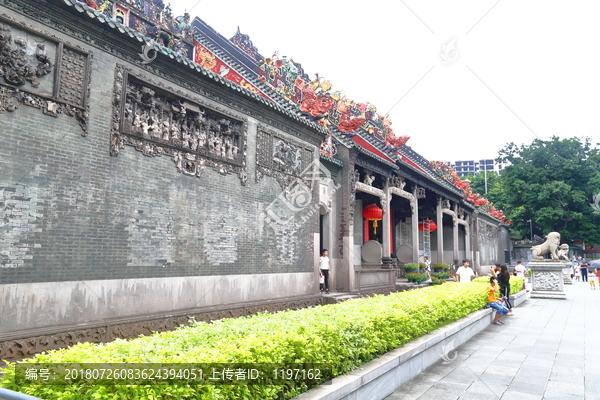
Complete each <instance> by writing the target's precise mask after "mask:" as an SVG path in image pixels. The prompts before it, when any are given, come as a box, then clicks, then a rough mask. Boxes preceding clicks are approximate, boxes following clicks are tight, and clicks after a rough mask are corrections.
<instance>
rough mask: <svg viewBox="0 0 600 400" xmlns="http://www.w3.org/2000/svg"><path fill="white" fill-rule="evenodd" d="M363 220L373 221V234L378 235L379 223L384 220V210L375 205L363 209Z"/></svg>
mask: <svg viewBox="0 0 600 400" xmlns="http://www.w3.org/2000/svg"><path fill="white" fill-rule="evenodd" d="M362 215H363V218H364V219H366V220H369V221H373V233H374V234H377V221H381V220H382V219H383V210H382V209H381V208H379V207H378V206H377V205H375V204H371V205H368V206H366V207H365V208H363V212H362Z"/></svg>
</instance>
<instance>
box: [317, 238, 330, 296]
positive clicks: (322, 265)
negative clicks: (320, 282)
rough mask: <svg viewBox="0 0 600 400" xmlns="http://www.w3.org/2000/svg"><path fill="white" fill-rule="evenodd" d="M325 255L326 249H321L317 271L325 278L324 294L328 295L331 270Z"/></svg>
mask: <svg viewBox="0 0 600 400" xmlns="http://www.w3.org/2000/svg"><path fill="white" fill-rule="evenodd" d="M327 254H328V253H327V249H323V250H321V257H320V258H319V269H320V270H321V275H322V276H323V277H324V278H325V285H324V287H325V293H329V271H330V269H331V266H330V263H329V257H327Z"/></svg>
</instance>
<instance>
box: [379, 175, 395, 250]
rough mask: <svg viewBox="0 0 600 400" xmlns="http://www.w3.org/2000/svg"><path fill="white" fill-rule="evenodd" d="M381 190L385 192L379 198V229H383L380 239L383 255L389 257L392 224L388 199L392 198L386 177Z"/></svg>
mask: <svg viewBox="0 0 600 400" xmlns="http://www.w3.org/2000/svg"><path fill="white" fill-rule="evenodd" d="M383 192H384V193H385V198H383V199H381V208H382V209H383V220H382V221H381V229H383V232H382V234H381V240H383V257H389V256H390V253H391V251H390V226H391V225H392V221H390V217H391V212H390V200H391V199H392V194H391V193H390V180H389V179H388V178H385V187H384V188H383Z"/></svg>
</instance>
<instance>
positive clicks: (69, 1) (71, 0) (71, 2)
mask: <svg viewBox="0 0 600 400" xmlns="http://www.w3.org/2000/svg"><path fill="white" fill-rule="evenodd" d="M62 1H63V2H64V4H65V5H67V6H69V7H72V8H75V10H77V11H78V12H80V13H85V14H87V15H88V16H89V17H91V18H92V19H96V20H98V21H99V22H100V23H105V24H107V25H108V26H110V27H111V28H113V29H116V30H117V31H119V32H120V33H127V34H128V35H129V36H130V37H132V38H135V39H137V40H138V41H140V42H142V43H145V44H147V45H150V46H151V47H152V48H153V49H154V50H156V51H160V52H161V53H162V54H164V55H166V56H168V57H170V58H171V59H174V60H175V61H177V62H178V63H180V64H184V65H187V66H188V67H190V68H192V69H194V70H196V71H198V72H201V73H202V74H203V75H206V76H208V77H210V78H211V79H213V80H214V81H216V82H218V83H221V84H223V85H225V86H227V87H229V88H230V89H232V90H236V91H238V92H241V93H244V94H245V95H247V96H248V97H251V98H253V99H254V100H257V101H259V102H261V103H263V104H265V105H267V106H269V107H271V108H273V109H275V110H277V111H279V112H281V113H282V114H284V115H287V116H288V117H291V118H292V119H294V120H296V121H298V122H301V123H303V124H304V125H306V126H308V127H310V128H313V129H316V130H317V131H319V132H321V133H323V134H326V133H327V132H326V130H325V129H324V128H323V127H321V126H320V125H318V124H316V123H315V122H313V121H311V120H309V119H307V118H306V117H304V116H303V115H300V114H299V113H297V112H292V111H290V110H287V109H286V108H285V107H283V106H282V105H281V104H279V103H278V102H275V101H268V100H266V99H265V98H263V97H261V96H259V95H258V94H256V93H254V92H252V91H250V90H248V89H246V88H244V87H241V86H239V85H238V84H236V83H234V82H231V81H229V80H227V79H225V78H223V77H221V76H220V75H218V74H216V73H214V72H212V71H210V70H208V69H206V68H204V67H202V66H201V65H199V64H197V63H195V62H194V61H192V60H189V59H188V58H186V57H184V56H182V55H180V54H177V53H176V52H175V51H173V50H171V49H169V48H167V47H165V46H163V45H161V44H158V43H156V42H155V41H154V40H153V39H150V38H148V37H146V36H144V35H142V34H140V33H139V32H137V31H136V30H134V29H132V28H130V27H128V26H125V25H123V24H120V23H118V22H116V21H114V20H112V19H111V18H110V17H108V16H106V15H104V14H102V13H100V12H98V11H97V10H95V9H93V8H91V7H89V6H88V5H87V4H84V3H81V2H79V1H77V0H62ZM211 29H212V28H211Z"/></svg>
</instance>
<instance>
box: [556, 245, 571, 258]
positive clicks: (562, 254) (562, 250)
mask: <svg viewBox="0 0 600 400" xmlns="http://www.w3.org/2000/svg"><path fill="white" fill-rule="evenodd" d="M558 259H559V260H567V261H569V245H568V244H566V243H563V244H561V245H560V246H558Z"/></svg>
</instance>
